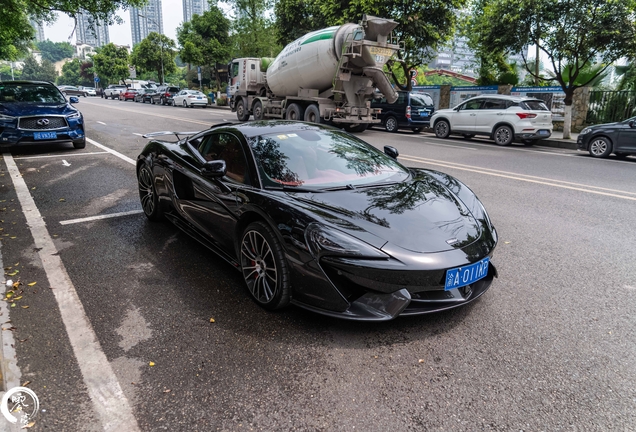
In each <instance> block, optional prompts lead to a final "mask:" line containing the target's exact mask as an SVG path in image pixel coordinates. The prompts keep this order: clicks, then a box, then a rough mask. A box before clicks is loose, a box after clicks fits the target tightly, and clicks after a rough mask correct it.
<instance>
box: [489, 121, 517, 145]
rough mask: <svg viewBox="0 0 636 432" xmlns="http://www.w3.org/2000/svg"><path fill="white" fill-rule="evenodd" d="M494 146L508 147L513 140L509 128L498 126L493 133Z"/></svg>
mask: <svg viewBox="0 0 636 432" xmlns="http://www.w3.org/2000/svg"><path fill="white" fill-rule="evenodd" d="M494 138H495V144H497V145H500V146H507V145H509V144H510V143H511V142H512V140H513V139H514V134H513V132H512V129H510V127H509V126H499V127H498V128H497V129H495V133H494Z"/></svg>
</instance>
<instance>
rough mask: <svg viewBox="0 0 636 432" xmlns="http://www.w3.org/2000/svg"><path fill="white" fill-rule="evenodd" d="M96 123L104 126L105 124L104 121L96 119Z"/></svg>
mask: <svg viewBox="0 0 636 432" xmlns="http://www.w3.org/2000/svg"><path fill="white" fill-rule="evenodd" d="M97 123H99V124H101V125H104V126H106V123H104V122H101V121H99V120H98V121H97Z"/></svg>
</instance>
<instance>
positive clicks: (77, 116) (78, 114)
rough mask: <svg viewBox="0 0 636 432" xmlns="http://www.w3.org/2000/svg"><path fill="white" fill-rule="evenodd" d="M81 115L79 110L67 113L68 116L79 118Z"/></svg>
mask: <svg viewBox="0 0 636 432" xmlns="http://www.w3.org/2000/svg"><path fill="white" fill-rule="evenodd" d="M81 116H82V114H80V112H79V111H75V112H74V113H72V114H71V115H69V116H68V118H80V117H81Z"/></svg>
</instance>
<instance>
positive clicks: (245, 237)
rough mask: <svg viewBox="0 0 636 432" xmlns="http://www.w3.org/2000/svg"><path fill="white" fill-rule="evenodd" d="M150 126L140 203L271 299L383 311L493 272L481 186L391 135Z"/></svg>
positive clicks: (387, 313)
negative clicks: (410, 155)
mask: <svg viewBox="0 0 636 432" xmlns="http://www.w3.org/2000/svg"><path fill="white" fill-rule="evenodd" d="M173 133H175V134H176V135H177V140H176V141H174V142H171V141H170V140H168V139H166V137H165V135H167V134H173ZM180 134H186V135H187V136H186V137H185V138H183V139H179V135H180ZM153 136H156V137H157V140H153V141H150V142H149V143H148V144H147V145H146V147H145V148H144V150H143V151H142V152H141V154H140V155H139V156H138V158H137V180H138V187H139V197H140V201H141V206H142V209H143V211H144V213H145V214H146V217H147V218H148V219H149V220H151V221H159V220H162V219H164V218H165V219H168V220H169V221H171V222H172V223H174V224H175V225H176V226H177V227H178V228H180V229H182V230H184V231H185V232H187V233H188V234H189V235H190V236H192V237H194V238H196V239H197V240H198V241H200V242H201V243H202V244H203V245H205V246H207V247H208V248H210V249H211V250H212V251H214V252H216V253H217V254H218V255H220V257H221V258H222V259H224V260H226V261H228V262H229V263H230V264H231V265H232V267H234V268H236V269H237V270H239V271H240V272H241V275H242V278H243V280H244V283H245V286H246V288H247V291H248V292H249V294H250V295H251V297H252V299H253V300H254V301H255V302H256V303H257V304H259V305H260V306H261V307H263V308H266V309H280V308H283V307H285V306H287V305H288V304H290V302H291V301H292V299H293V303H294V304H295V305H298V306H300V307H304V308H307V309H309V310H312V311H315V312H317V313H322V314H325V315H329V316H334V317H340V318H345V319H353V320H366V321H383V320H390V319H393V318H395V317H397V316H403V315H418V314H425V313H430V312H435V311H440V310H446V309H450V308H454V307H458V306H462V305H466V304H467V303H470V302H472V301H474V300H476V299H477V298H479V297H480V296H481V295H482V294H484V292H486V290H488V288H489V287H490V285H491V284H492V281H493V279H494V277H495V276H496V275H497V271H496V270H495V267H494V266H493V265H492V263H491V262H490V259H491V257H492V254H493V251H494V249H495V246H496V244H497V232H496V231H495V228H494V226H493V225H492V223H491V221H490V218H489V217H488V215H487V213H486V210H485V209H484V207H483V205H482V204H481V202H480V201H479V199H478V198H477V197H476V196H475V194H474V193H473V192H472V191H471V190H470V189H469V188H468V187H467V186H465V185H464V184H463V183H462V182H461V181H459V180H458V179H456V178H453V177H451V176H449V175H446V174H443V173H440V172H438V171H429V170H426V169H423V168H407V167H405V166H403V165H402V164H400V163H399V162H398V161H397V157H398V151H397V150H396V149H395V148H393V147H389V146H386V147H385V148H384V153H383V152H382V151H380V150H378V149H376V148H375V147H373V146H371V145H370V144H367V143H366V142H364V141H362V140H360V139H359V138H357V137H356V136H353V135H350V134H348V133H347V132H344V131H341V130H339V129H336V128H333V127H329V126H324V125H317V124H309V123H303V122H294V121H283V120H280V121H255V122H248V123H243V124H231V123H229V124H228V123H225V124H221V125H217V126H215V127H212V128H210V129H207V130H205V131H202V132H199V133H194V134H192V133H190V132H183V133H182V132H158V133H156V134H148V135H146V137H147V138H152V137H153ZM352 155H354V156H352ZM184 161H187V163H184Z"/></svg>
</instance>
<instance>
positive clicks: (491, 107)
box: [475, 98, 515, 134]
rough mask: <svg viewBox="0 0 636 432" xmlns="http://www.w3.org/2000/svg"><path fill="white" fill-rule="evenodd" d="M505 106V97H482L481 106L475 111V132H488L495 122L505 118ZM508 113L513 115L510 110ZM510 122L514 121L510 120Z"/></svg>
mask: <svg viewBox="0 0 636 432" xmlns="http://www.w3.org/2000/svg"><path fill="white" fill-rule="evenodd" d="M506 107H507V105H506V100H505V99H495V98H492V99H484V100H483V103H482V104H481V107H480V108H479V110H478V111H476V113H475V114H476V116H475V132H477V133H482V134H490V133H491V132H492V128H493V127H494V126H495V125H496V124H497V123H499V122H500V121H505V120H506V117H507V114H506V113H507V112H506ZM510 114H511V115H513V116H514V115H515V114H514V113H512V112H511V113H510ZM513 120H514V119H513ZM512 123H513V124H514V123H515V122H514V121H512Z"/></svg>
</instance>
